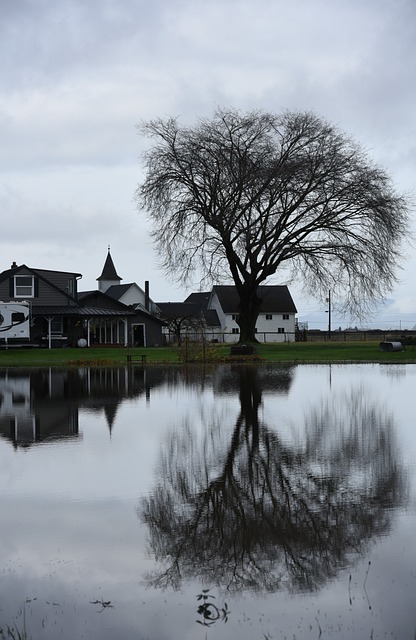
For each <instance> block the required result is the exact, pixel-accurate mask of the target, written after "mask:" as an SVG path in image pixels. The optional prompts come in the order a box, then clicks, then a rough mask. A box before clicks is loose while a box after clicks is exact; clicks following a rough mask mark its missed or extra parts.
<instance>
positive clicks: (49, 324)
mask: <svg viewBox="0 0 416 640" xmlns="http://www.w3.org/2000/svg"><path fill="white" fill-rule="evenodd" d="M46 320H47V322H48V349H52V331H51V327H52V320H53V316H52V317H48V318H46Z"/></svg>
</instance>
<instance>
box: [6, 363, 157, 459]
mask: <svg viewBox="0 0 416 640" xmlns="http://www.w3.org/2000/svg"><path fill="white" fill-rule="evenodd" d="M165 376H166V370H164V369H155V368H150V369H148V368H147V367H145V368H144V367H131V366H125V367H97V368H94V367H88V368H85V369H83V368H73V369H72V368H69V369H62V370H58V369H54V368H46V367H42V368H39V369H30V370H26V371H24V370H19V369H13V370H11V371H3V372H1V371H0V438H5V439H6V440H9V441H11V442H12V443H13V445H14V446H15V447H19V446H21V447H28V446H30V445H32V444H37V443H41V442H45V441H51V440H67V439H73V438H78V437H80V436H79V415H80V412H81V411H82V410H86V411H88V413H91V412H94V413H100V414H101V413H103V414H104V415H105V418H106V424H107V426H108V428H109V430H110V432H111V429H112V426H113V422H114V420H115V416H116V414H117V409H118V407H119V406H120V404H121V403H122V402H123V401H124V400H125V399H127V398H137V397H139V396H145V397H146V399H147V400H148V401H150V393H151V389H153V388H155V387H157V386H159V385H161V384H163V382H164V381H165Z"/></svg>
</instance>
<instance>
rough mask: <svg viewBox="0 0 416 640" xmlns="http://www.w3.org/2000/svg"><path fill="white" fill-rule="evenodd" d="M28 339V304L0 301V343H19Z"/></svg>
mask: <svg viewBox="0 0 416 640" xmlns="http://www.w3.org/2000/svg"><path fill="white" fill-rule="evenodd" d="M29 339H30V304H29V302H26V301H25V300H22V301H20V302H16V301H11V302H1V301H0V344H1V343H3V342H4V343H5V344H6V346H7V345H8V344H10V343H15V344H16V343H21V342H25V341H28V340H29Z"/></svg>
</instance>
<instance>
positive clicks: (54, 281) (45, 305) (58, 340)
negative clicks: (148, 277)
mask: <svg viewBox="0 0 416 640" xmlns="http://www.w3.org/2000/svg"><path fill="white" fill-rule="evenodd" d="M81 277H82V276H81V274H80V273H76V272H67V271H53V270H47V269H34V268H32V267H28V266H27V265H25V264H22V265H17V264H16V263H13V264H12V265H11V267H10V269H6V270H5V271H3V272H2V273H0V301H2V302H10V301H23V300H25V301H27V302H28V303H29V304H30V341H31V342H32V343H34V344H37V345H39V346H45V347H53V346H76V345H79V344H84V341H85V344H86V345H88V346H93V345H94V344H114V345H116V344H117V345H123V346H130V345H137V346H151V345H156V344H161V343H162V326H163V323H162V321H161V320H160V319H158V318H157V317H155V316H152V315H151V314H150V312H148V311H146V310H145V309H143V310H142V309H136V308H134V307H132V306H129V305H126V304H124V303H123V302H121V301H120V300H117V299H116V298H115V297H113V296H110V295H106V293H105V291H102V290H101V291H100V290H98V291H87V292H82V293H80V292H78V282H79V280H80V279H81ZM98 280H99V282H100V286H101V289H105V287H106V286H107V285H108V286H114V285H115V283H118V284H119V283H120V278H119V276H118V275H117V273H116V271H115V269H114V265H112V260H111V256H110V253H108V256H107V260H106V264H105V265H104V269H103V273H102V275H101V276H100V278H99V279H98ZM80 341H81V342H80ZM0 342H1V338H0ZM9 344H10V342H9Z"/></svg>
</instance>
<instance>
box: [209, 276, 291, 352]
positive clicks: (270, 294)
mask: <svg viewBox="0 0 416 640" xmlns="http://www.w3.org/2000/svg"><path fill="white" fill-rule="evenodd" d="M258 295H259V297H260V298H261V300H262V304H261V307H260V313H259V316H258V320H257V325H256V337H257V340H259V342H291V341H294V340H295V330H296V313H297V309H296V307H295V304H294V302H293V299H292V296H291V295H290V292H289V289H288V288H287V286H286V285H263V286H260V287H259V289H258ZM238 303H239V298H238V294H237V290H236V288H235V287H234V286H233V285H224V286H220V285H217V286H214V287H213V289H212V291H211V295H210V298H209V302H208V307H209V308H210V309H214V310H215V311H216V312H217V315H218V318H219V320H220V324H221V330H222V332H223V335H224V339H225V341H226V342H234V341H235V339H236V338H237V336H238V333H239V330H240V329H239V326H238V324H237V317H238Z"/></svg>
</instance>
